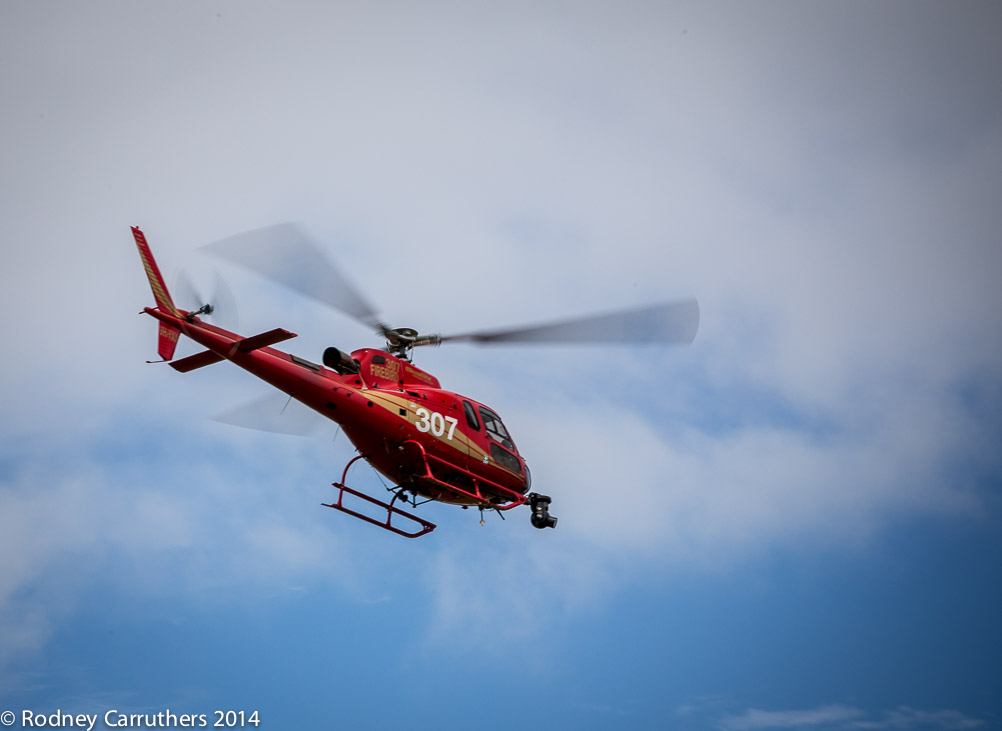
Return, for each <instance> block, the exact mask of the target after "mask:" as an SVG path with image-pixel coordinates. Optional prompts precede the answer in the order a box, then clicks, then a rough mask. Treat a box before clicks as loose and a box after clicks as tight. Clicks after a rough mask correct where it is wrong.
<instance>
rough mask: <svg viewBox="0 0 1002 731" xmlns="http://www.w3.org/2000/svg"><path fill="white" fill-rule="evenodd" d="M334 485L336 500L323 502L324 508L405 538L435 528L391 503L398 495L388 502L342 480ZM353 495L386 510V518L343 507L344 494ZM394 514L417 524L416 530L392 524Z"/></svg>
mask: <svg viewBox="0 0 1002 731" xmlns="http://www.w3.org/2000/svg"><path fill="white" fill-rule="evenodd" d="M334 487H336V488H338V494H337V502H333V503H323V505H324V507H326V508H334V509H335V510H340V511H341V512H342V513H347V514H348V515H352V516H354V517H356V518H360V519H362V520H364V521H365V522H366V523H372V524H373V525H378V526H379V527H380V528H384V529H386V530H388V531H390V532H391V533H396V534H397V535H400V536H404V537H406V538H420V537H421V536H423V535H425V534H426V533H431V532H432V531H433V530H435V527H436V526H435V524H434V523H430V522H428V521H427V520H425V519H424V518H420V517H418V516H416V515H414V514H413V513H408V512H407V511H406V510H401V509H400V508H398V507H396V506H395V505H394V504H393V503H395V502H396V501H397V497H399V496H398V495H394V496H393V499H392V500H391V501H390V502H388V503H387V502H383V501H382V500H380V499H378V498H374V497H372V496H371V495H366V494H365V493H364V492H359V491H358V490H352V489H351V488H350V487H348V486H347V485H345V484H344V483H343V482H335V483H334ZM345 493H348V494H349V495H354V496H355V497H357V498H361V499H362V500H365V501H367V502H370V503H372V504H373V505H376V506H378V507H380V508H383V509H385V510H386V520H377V519H376V518H372V517H369V516H368V515H366V514H365V513H360V512H358V511H357V510H352V509H351V508H348V507H345V506H344V504H343V501H344V494H345ZM394 515H396V516H398V517H399V518H400V519H402V520H404V521H411V522H412V523H414V524H415V525H416V526H417V529H416V530H412V531H406V530H404V529H403V528H400V527H398V526H395V525H393V516H394Z"/></svg>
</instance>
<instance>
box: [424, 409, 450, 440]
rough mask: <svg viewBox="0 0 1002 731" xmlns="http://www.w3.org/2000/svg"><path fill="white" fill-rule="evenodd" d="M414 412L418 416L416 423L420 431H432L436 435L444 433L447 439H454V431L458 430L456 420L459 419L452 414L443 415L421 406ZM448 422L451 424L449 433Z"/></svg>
mask: <svg viewBox="0 0 1002 731" xmlns="http://www.w3.org/2000/svg"><path fill="white" fill-rule="evenodd" d="M414 413H415V414H417V418H418V422H417V424H416V426H417V430H418V431H420V432H431V433H432V435H434V436H436V437H440V436H442V435H443V434H444V435H445V438H446V439H452V433H453V432H454V431H456V422H457V421H458V419H456V418H454V417H452V416H442V415H441V414H440V413H438V412H437V411H428V409H426V408H424V407H421V408H420V409H418V410H417V411H415V412H414ZM446 424H448V425H449V429H448V433H447V432H446V428H445V425H446Z"/></svg>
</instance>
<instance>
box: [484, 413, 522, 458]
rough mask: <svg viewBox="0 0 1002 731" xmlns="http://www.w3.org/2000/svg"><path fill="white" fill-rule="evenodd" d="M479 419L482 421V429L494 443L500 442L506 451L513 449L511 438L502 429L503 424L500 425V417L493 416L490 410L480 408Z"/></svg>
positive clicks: (505, 430)
mask: <svg viewBox="0 0 1002 731" xmlns="http://www.w3.org/2000/svg"><path fill="white" fill-rule="evenodd" d="M480 418H481V419H483V420H484V429H486V430H487V434H488V435H489V436H490V437H491V438H492V439H493V440H494V441H496V442H500V443H501V444H503V445H504V446H505V447H507V448H508V449H514V448H515V445H514V444H513V443H512V441H511V437H509V436H508V430H507V429H505V428H504V424H502V423H501V417H500V416H498V415H497V414H495V413H494V412H493V411H491V410H490V409H486V408H484V407H483V406H481V407H480Z"/></svg>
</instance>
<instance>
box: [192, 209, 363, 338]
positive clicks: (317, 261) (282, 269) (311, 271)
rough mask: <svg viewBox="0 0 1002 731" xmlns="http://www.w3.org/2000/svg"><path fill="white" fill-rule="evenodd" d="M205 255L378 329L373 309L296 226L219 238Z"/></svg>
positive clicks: (275, 227) (286, 225)
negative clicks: (234, 265) (221, 259)
mask: <svg viewBox="0 0 1002 731" xmlns="http://www.w3.org/2000/svg"><path fill="white" fill-rule="evenodd" d="M202 248H203V249H204V250H205V251H207V252H209V253H210V254H214V255H215V256H218V257H221V258H223V259H226V260H227V261H230V262H232V263H234V264H237V265H239V266H242V267H244V268H245V269H249V270H250V271H252V272H255V273H256V274H260V275H261V276H263V277H266V278H268V279H271V280H272V281H274V282H277V283H279V284H281V285H283V286H285V287H288V288H289V289H291V290H293V291H294V292H298V293H299V294H304V295H306V296H308V297H312V298H313V299H315V300H319V301H320V302H323V303H324V304H327V305H330V306H331V307H333V308H334V309H336V310H339V311H341V312H343V313H345V314H346V315H349V316H351V317H353V318H355V319H356V320H359V321H361V322H363V323H364V324H366V325H368V326H369V327H372V328H376V329H377V330H378V329H381V327H380V325H379V318H378V316H377V315H376V311H375V309H374V308H373V307H372V305H370V304H369V303H368V302H367V301H366V300H365V298H364V297H362V295H360V294H359V293H358V292H357V291H356V290H355V288H354V287H352V286H351V285H350V284H349V283H348V280H347V279H345V277H344V275H343V274H341V272H340V271H338V269H337V267H335V266H334V265H333V264H332V263H331V262H330V261H329V260H328V259H327V257H326V256H325V255H324V254H323V252H322V251H321V249H320V248H319V247H318V246H317V245H316V244H315V243H314V242H313V240H312V239H311V238H310V237H309V236H307V235H306V234H305V233H304V232H303V231H302V229H300V228H299V226H297V225H295V224H293V223H280V224H278V225H275V226H267V227H265V228H259V229H256V230H253V231H246V232H244V233H241V234H236V235H235V236H229V237H227V238H225V239H220V240H219V241H215V242H213V243H211V244H206V245H205V246H203V247H202Z"/></svg>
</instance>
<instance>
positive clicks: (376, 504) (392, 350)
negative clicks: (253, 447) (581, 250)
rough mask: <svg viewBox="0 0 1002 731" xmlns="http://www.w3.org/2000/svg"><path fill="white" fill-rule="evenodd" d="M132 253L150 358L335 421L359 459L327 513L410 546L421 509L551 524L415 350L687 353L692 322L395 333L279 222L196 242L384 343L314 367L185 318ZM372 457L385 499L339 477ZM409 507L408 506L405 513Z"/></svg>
mask: <svg viewBox="0 0 1002 731" xmlns="http://www.w3.org/2000/svg"><path fill="white" fill-rule="evenodd" d="M132 235H133V238H134V239H135V243H136V246H137V248H138V250H139V256H140V258H141V260H142V263H143V267H144V268H145V270H146V275H147V277H148V279H149V282H150V287H151V289H152V290H153V298H154V300H155V302H156V306H155V307H145V308H144V309H143V310H142V311H141V312H140V313H139V314H147V315H150V316H151V317H153V318H154V319H156V320H158V321H159V328H158V336H157V337H158V341H157V352H158V354H159V355H160V358H161V360H159V361H147V362H150V363H162V362H167V363H169V364H170V366H171V367H172V368H173V369H174V370H176V371H178V372H180V373H190V372H191V371H194V370H196V369H199V368H204V367H207V366H210V365H214V364H216V363H220V362H222V361H224V360H228V361H230V362H231V363H233V364H235V365H237V366H239V367H240V368H243V369H244V370H246V371H248V372H250V373H251V374H253V375H255V376H257V377H258V378H260V379H261V380H263V381H265V382H267V383H268V384H270V385H271V386H274V387H275V388H277V389H279V390H280V391H282V392H284V393H285V394H287V395H288V396H289V397H290V398H292V399H295V400H297V401H299V402H301V403H302V404H304V405H306V406H307V407H309V408H310V409H312V410H313V411H315V412H317V413H319V414H321V415H322V416H324V417H326V418H327V419H330V420H331V421H334V422H336V423H337V424H338V425H339V426H340V428H341V430H342V431H343V432H344V433H345V435H346V436H347V437H348V439H349V440H350V441H351V443H352V444H353V445H354V446H355V448H356V450H357V454H356V455H355V456H353V457H352V458H351V459H350V460H349V461H348V463H347V464H346V465H345V467H344V470H343V471H342V473H341V478H340V480H339V481H337V482H334V483H332V484H333V487H334V488H336V490H337V494H336V498H334V499H332V500H331V502H330V503H323V506H324V507H328V508H333V509H335V510H338V511H340V512H342V513H345V514H347V515H350V516H352V517H354V518H358V519H360V520H362V521H365V522H367V523H370V524H372V525H375V526H378V527H380V528H383V529H385V530H387V531H390V532H392V533H395V534H397V535H401V536H404V537H407V538H418V537H420V536H424V535H426V534H428V533H430V532H431V531H433V530H435V528H436V525H435V524H434V523H432V522H431V521H429V520H427V519H426V518H424V517H421V516H419V515H417V514H416V513H415V512H413V510H412V509H416V508H417V507H419V506H421V505H424V504H425V503H428V502H440V503H447V504H451V505H458V506H460V507H462V508H463V509H468V508H470V507H474V508H479V509H480V513H481V523H483V512H484V510H489V511H496V512H497V513H498V514H499V515H500V516H501V517H502V518H503V517H504V514H505V513H506V512H507V511H509V510H511V509H513V508H517V507H519V506H522V505H528V506H529V509H530V512H531V516H530V521H531V524H532V525H533V526H534V527H536V528H539V529H544V528H555V527H556V525H557V518H556V517H555V516H553V515H551V514H550V504H551V502H552V498H551V497H550V496H548V495H543V494H541V493H537V492H531V488H532V476H531V473H530V471H529V465H528V464H527V462H526V460H525V458H524V457H523V455H522V454H521V452H520V451H519V450H518V448H517V447H516V446H515V441H514V439H513V438H512V436H511V434H510V432H509V431H508V429H507V428H506V427H505V425H504V422H503V421H502V420H501V417H500V416H499V415H498V413H497V411H496V410H494V409H492V408H490V407H489V406H487V405H486V404H484V403H482V402H480V401H477V400H476V399H473V398H471V397H468V396H464V395H461V394H459V393H456V392H453V391H449V390H446V389H443V388H442V386H441V384H440V383H439V380H438V379H437V378H436V377H435V376H434V375H432V374H431V373H428V372H427V371H425V370H423V369H421V368H419V367H418V366H416V365H414V363H413V360H412V355H413V351H414V349H415V348H418V347H422V346H431V345H436V346H437V345H441V344H443V343H447V342H463V341H465V342H471V343H475V344H479V345H499V344H509V343H605V344H636V343H663V344H664V343H677V344H686V345H687V344H690V343H692V341H693V339H694V338H695V336H696V331H697V330H698V327H699V305H698V303H697V302H696V300H695V299H684V300H678V301H673V302H667V303H663V304H658V305H653V306H646V307H641V308H635V309H630V310H621V311H617V312H610V313H604V314H599V315H592V316H588V317H582V318H577V319H572V320H566V321H561V322H550V323H546V324H540V325H529V326H523V327H517V328H507V329H500V330H482V331H476V332H468V333H461V334H455V335H441V334H421V333H419V332H418V331H417V330H415V329H413V328H408V327H395V328H391V327H390V326H389V325H387V324H385V323H384V322H382V320H381V319H380V318H379V316H378V315H377V313H376V311H375V309H373V307H372V306H371V305H370V304H369V303H368V302H367V301H366V299H365V298H364V297H363V296H362V295H361V294H359V293H358V292H357V291H356V290H355V289H354V288H353V287H352V286H351V284H350V283H349V282H348V280H347V279H346V278H345V277H344V276H343V275H341V273H340V271H339V270H338V269H337V268H336V267H335V266H334V265H333V264H331V263H330V261H329V260H328V259H327V258H326V257H325V256H324V254H323V253H322V250H321V249H320V248H319V246H317V245H316V244H315V243H314V242H313V241H312V239H310V237H309V236H308V235H306V234H305V233H304V232H303V231H302V229H301V228H300V227H299V226H298V225H296V224H291V223H284V224H278V225H274V226H268V227H265V228H260V229H255V230H253V231H248V232H244V233H242V234H237V235H235V236H231V237H228V238H225V239H222V240H220V241H216V242H214V243H212V244H208V245H207V246H205V247H203V249H204V250H205V251H207V252H208V253H210V254H212V255H215V256H217V257H219V258H222V259H224V260H227V261H229V262H230V263H233V264H236V265H238V266H241V267H243V268H244V269H247V270H250V271H252V272H255V273H257V274H259V275H262V276H264V277H267V278H269V279H271V280H273V281H275V282H277V283H279V284H282V285H284V286H286V287H288V288H290V289H292V290H294V291H297V292H299V293H301V294H304V295H307V296H309V297H312V298H314V299H316V300H318V301H320V302H323V303H324V304H327V305H329V306H331V307H333V308H334V309H336V310H339V311H341V312H342V313H344V314H347V315H348V316H350V317H352V318H354V319H356V320H358V321H360V322H361V323H363V324H365V325H366V326H368V327H370V328H371V329H373V330H374V331H375V332H376V333H377V334H378V335H381V336H382V337H383V338H384V339H385V345H384V347H383V348H371V347H363V348H360V349H357V350H354V351H351V352H350V353H349V352H346V351H344V350H341V349H339V348H337V347H334V346H331V347H328V348H327V349H326V350H324V352H323V354H322V357H321V359H320V360H321V363H315V362H313V361H310V360H307V359H306V358H302V357H299V356H297V355H293V354H291V353H287V352H284V351H282V350H278V349H276V348H274V347H272V346H274V345H277V344H278V343H281V342H284V341H286V340H291V339H292V338H295V337H296V334H295V333H293V332H290V331H288V330H285V329H283V328H274V329H272V330H268V331H266V332H261V333H258V334H256V335H251V336H249V337H244V336H242V335H238V334H236V333H233V332H230V331H228V330H225V329H223V328H221V327H218V326H217V325H214V324H212V323H210V322H207V321H206V320H205V319H204V318H203V316H206V317H208V316H211V315H212V313H213V311H214V309H215V308H214V305H213V304H211V303H208V302H203V303H201V304H200V306H198V307H196V308H195V309H192V310H184V309H181V308H179V307H177V306H176V305H175V304H174V301H173V299H172V297H171V294H170V292H169V291H168V289H167V285H166V283H165V281H164V278H163V276H162V275H161V273H160V269H159V267H158V265H157V262H156V259H155V258H154V256H153V253H152V251H151V249H150V246H149V243H148V242H147V240H146V236H145V234H144V233H143V232H142V231H141V230H140V229H139V228H138V227H135V226H133V227H132ZM181 335H185V336H187V337H188V338H190V339H191V340H193V341H195V342H196V343H197V344H199V345H200V346H202V347H203V348H204V350H201V351H199V352H197V353H195V354H194V355H189V356H187V357H184V358H180V359H178V360H174V352H175V349H176V346H177V344H178V340H179V339H180V336H181ZM360 460H364V461H366V462H368V463H369V464H370V465H371V466H372V467H373V468H375V470H376V471H377V472H379V473H380V474H382V475H384V476H385V477H386V478H388V479H389V480H391V481H392V483H393V485H392V487H387V490H388V492H389V493H391V494H392V497H389V496H388V497H389V499H388V500H383V499H380V497H377V496H375V495H371V494H368V493H366V492H362V491H361V490H358V489H355V488H353V487H350V486H349V485H348V484H347V480H348V471H349V469H350V468H351V467H352V466H353V465H354V464H355V463H357V462H358V461H360ZM405 507H406V508H408V509H405Z"/></svg>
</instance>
